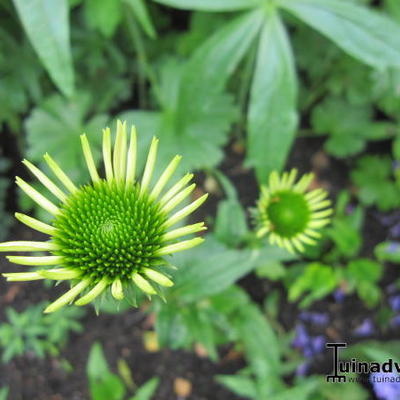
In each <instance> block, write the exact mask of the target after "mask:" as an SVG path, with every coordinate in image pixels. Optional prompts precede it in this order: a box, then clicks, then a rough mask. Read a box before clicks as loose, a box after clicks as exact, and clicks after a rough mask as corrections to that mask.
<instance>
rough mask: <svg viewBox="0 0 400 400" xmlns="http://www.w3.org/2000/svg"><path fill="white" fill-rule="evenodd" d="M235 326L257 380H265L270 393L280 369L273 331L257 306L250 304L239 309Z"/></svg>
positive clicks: (276, 343)
mask: <svg viewBox="0 0 400 400" xmlns="http://www.w3.org/2000/svg"><path fill="white" fill-rule="evenodd" d="M236 327H237V329H238V332H239V335H240V338H241V341H242V342H243V346H244V352H245V356H246V358H247V360H248V362H249V364H250V366H251V368H252V371H253V373H254V374H255V375H256V377H257V381H265V380H267V381H268V383H269V384H270V387H269V393H272V392H273V385H274V383H276V382H274V380H276V381H277V380H278V376H279V369H280V352H279V346H278V340H277V337H276V335H275V333H274V331H273V330H272V328H271V326H270V325H269V323H268V322H267V320H266V319H265V317H264V315H263V314H262V313H261V311H260V310H259V309H258V307H256V306H255V305H252V304H249V305H248V306H247V307H245V308H244V309H243V310H241V312H240V313H239V315H238V317H237V320H236Z"/></svg>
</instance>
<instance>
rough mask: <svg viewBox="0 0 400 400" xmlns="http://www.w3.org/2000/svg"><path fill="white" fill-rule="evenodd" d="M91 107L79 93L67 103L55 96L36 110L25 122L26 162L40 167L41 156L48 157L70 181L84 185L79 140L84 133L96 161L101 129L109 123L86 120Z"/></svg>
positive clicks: (104, 117) (104, 119)
mask: <svg viewBox="0 0 400 400" xmlns="http://www.w3.org/2000/svg"><path fill="white" fill-rule="evenodd" d="M90 105H91V98H90V96H89V95H87V94H84V93H79V94H77V95H76V96H74V97H73V98H72V99H71V100H70V101H66V100H65V99H63V98H62V97H61V96H58V95H55V96H52V97H50V98H48V99H46V101H44V102H43V103H42V105H41V106H39V107H37V108H35V109H34V110H33V111H32V113H31V115H30V116H29V117H28V119H27V120H26V122H25V126H26V131H27V142H28V151H27V158H29V159H30V160H31V161H33V162H36V163H42V162H43V155H44V154H45V153H49V154H50V155H51V157H52V158H54V159H55V160H56V162H57V163H58V164H59V165H60V166H61V168H62V169H63V170H64V171H65V172H66V173H67V174H68V175H69V176H70V178H71V179H72V180H74V181H75V182H76V183H82V182H84V181H85V180H86V179H87V177H88V173H87V169H86V168H85V167H84V165H85V161H84V157H83V153H82V150H81V144H80V140H79V136H80V135H81V134H83V133H86V135H87V136H88V138H89V141H90V144H91V146H92V151H93V156H94V158H95V160H96V161H97V160H98V159H99V156H100V145H101V138H102V129H103V128H104V127H105V126H106V125H107V122H108V120H109V117H108V116H107V115H104V114H100V115H95V116H93V117H91V118H90V119H87V115H88V113H89V110H90Z"/></svg>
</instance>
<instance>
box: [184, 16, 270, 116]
mask: <svg viewBox="0 0 400 400" xmlns="http://www.w3.org/2000/svg"><path fill="white" fill-rule="evenodd" d="M263 19H264V14H263V13H262V12H260V11H258V10H257V11H252V12H248V13H246V14H244V15H242V16H240V17H237V18H235V19H234V20H232V21H231V22H229V23H228V24H225V25H224V26H223V27H222V28H221V29H219V30H218V31H217V32H216V33H214V34H213V35H212V36H211V38H210V39H208V40H207V41H206V42H205V43H204V44H203V45H202V46H200V47H199V48H198V50H197V51H196V52H195V53H194V54H193V56H192V57H191V59H190V60H189V62H188V64H187V66H186V68H185V71H184V76H183V81H182V85H181V89H180V95H179V108H180V109H181V110H182V114H183V115H185V121H189V120H191V119H192V118H193V115H197V114H198V110H199V109H200V110H204V113H206V112H207V111H210V110H212V108H211V106H212V104H211V103H210V99H211V98H212V96H211V94H214V93H215V94H216V93H220V92H221V91H222V90H223V89H224V87H225V85H226V83H227V81H228V79H229V77H230V76H231V74H232V73H233V72H234V71H235V69H236V67H237V66H238V64H239V62H240V61H241V59H242V58H243V56H244V54H245V53H246V51H247V50H248V49H249V47H250V45H251V43H252V42H253V41H254V39H255V37H256V35H257V33H258V31H259V30H260V28H261V24H262V22H263ZM185 123H186V122H185Z"/></svg>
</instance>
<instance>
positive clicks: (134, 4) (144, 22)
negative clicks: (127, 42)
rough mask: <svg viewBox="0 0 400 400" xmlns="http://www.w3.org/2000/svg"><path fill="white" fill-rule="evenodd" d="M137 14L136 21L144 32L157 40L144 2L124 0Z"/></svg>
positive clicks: (140, 0)
mask: <svg viewBox="0 0 400 400" xmlns="http://www.w3.org/2000/svg"><path fill="white" fill-rule="evenodd" d="M123 1H124V2H125V3H126V4H127V5H128V6H129V7H130V8H131V10H132V12H133V13H134V14H135V17H136V19H137V20H138V21H139V23H140V25H141V26H142V28H143V30H144V31H145V32H146V34H147V35H148V36H149V37H150V38H151V39H155V38H156V36H157V34H156V31H155V29H154V25H153V22H152V21H151V18H150V15H149V13H148V11H147V8H146V6H145V3H144V1H143V0H123Z"/></svg>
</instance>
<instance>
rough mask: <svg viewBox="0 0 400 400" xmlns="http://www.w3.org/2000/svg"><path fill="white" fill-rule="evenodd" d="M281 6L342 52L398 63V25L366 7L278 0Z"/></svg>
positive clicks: (378, 63) (331, 0) (325, 0)
mask: <svg viewBox="0 0 400 400" xmlns="http://www.w3.org/2000/svg"><path fill="white" fill-rule="evenodd" d="M280 2H281V4H282V6H283V7H284V8H286V9H287V10H288V11H289V12H291V13H293V14H294V15H295V16H296V17H298V18H300V19H301V20H302V21H304V22H306V23H307V24H309V25H310V26H312V27H313V28H314V29H316V30H317V31H318V32H320V33H321V34H323V35H325V36H327V37H328V38H329V39H331V40H332V41H333V42H335V43H336V44H337V45H338V46H339V47H341V48H342V49H343V50H344V51H345V52H347V53H349V54H350V55H352V56H353V57H355V58H357V59H359V60H360V61H362V62H364V63H365V64H369V65H372V66H375V67H387V66H399V65H400V39H399V38H400V36H399V33H400V32H399V30H400V27H399V26H398V24H396V23H395V22H394V21H392V20H390V19H389V18H387V17H385V16H383V15H379V14H377V13H375V12H372V11H370V10H369V9H368V8H366V7H363V6H361V5H358V4H354V3H352V2H348V1H341V0H295V1H294V0H281V1H280Z"/></svg>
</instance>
